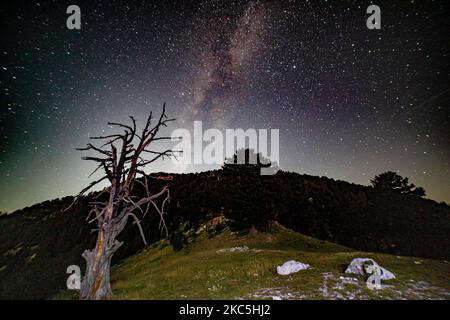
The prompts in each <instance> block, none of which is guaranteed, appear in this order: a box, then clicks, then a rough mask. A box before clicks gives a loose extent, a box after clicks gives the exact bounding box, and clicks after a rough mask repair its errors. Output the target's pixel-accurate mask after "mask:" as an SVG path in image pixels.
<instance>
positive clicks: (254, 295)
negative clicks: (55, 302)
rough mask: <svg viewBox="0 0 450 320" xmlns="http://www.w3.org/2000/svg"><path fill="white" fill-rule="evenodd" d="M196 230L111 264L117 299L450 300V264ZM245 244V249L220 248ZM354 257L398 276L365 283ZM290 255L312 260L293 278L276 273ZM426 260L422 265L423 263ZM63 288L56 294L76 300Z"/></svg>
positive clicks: (305, 240) (284, 232)
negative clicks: (354, 271)
mask: <svg viewBox="0 0 450 320" xmlns="http://www.w3.org/2000/svg"><path fill="white" fill-rule="evenodd" d="M207 229H208V226H205V228H204V229H203V231H201V232H197V234H196V236H195V237H194V238H195V239H193V238H192V237H191V244H190V245H189V247H188V250H182V251H179V252H175V251H174V250H173V248H172V247H171V246H170V245H168V244H167V243H164V242H159V243H157V244H155V245H153V246H151V247H149V248H147V249H145V250H143V251H142V252H140V253H139V254H136V255H134V256H132V257H130V258H128V259H126V260H125V261H123V262H122V263H121V264H119V265H116V266H115V267H113V269H112V286H113V291H114V293H115V298H117V299H272V298H273V296H277V297H279V298H282V299H427V298H433V299H450V264H449V263H448V262H446V261H437V260H428V259H420V258H413V257H396V256H392V255H386V254H377V253H367V252H356V251H353V250H351V249H349V248H346V247H342V246H339V245H335V244H332V243H329V242H326V241H320V240H317V239H314V238H311V237H307V236H304V235H301V234H298V233H295V232H293V231H291V230H288V229H286V228H284V227H282V226H280V225H278V224H274V226H273V227H272V231H271V232H270V233H261V232H260V233H258V234H257V235H255V236H252V237H249V236H246V235H239V234H237V233H233V232H231V231H230V230H229V229H227V228H225V230H223V231H222V232H220V233H218V234H215V235H211V234H209V233H208V231H206V230H207ZM243 245H246V246H248V247H249V248H250V250H249V251H245V252H218V250H220V249H223V248H231V247H236V246H243ZM355 257H369V258H373V259H375V261H377V262H378V263H379V264H380V265H381V266H384V267H385V268H387V269H388V270H390V271H392V272H394V273H395V274H396V276H397V279H394V280H390V281H388V282H385V286H384V288H383V289H382V290H376V291H372V290H369V289H367V288H366V286H365V283H364V281H363V280H362V279H358V278H357V277H356V276H354V275H349V274H345V273H344V272H343V270H344V269H345V267H346V265H347V264H348V263H350V261H351V260H352V259H353V258H355ZM287 260H297V261H300V262H303V263H308V264H310V265H311V267H312V268H311V269H308V270H302V271H300V272H298V273H295V274H291V275H288V276H280V275H278V274H277V273H276V266H278V265H281V264H282V263H284V262H285V261H287ZM418 263H420V264H418ZM71 297H74V295H73V293H69V292H63V293H61V294H59V295H58V296H57V297H56V298H71Z"/></svg>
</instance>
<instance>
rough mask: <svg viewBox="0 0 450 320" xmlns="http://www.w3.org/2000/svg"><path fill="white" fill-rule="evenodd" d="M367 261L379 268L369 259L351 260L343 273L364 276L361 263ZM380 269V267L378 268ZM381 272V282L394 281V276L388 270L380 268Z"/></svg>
mask: <svg viewBox="0 0 450 320" xmlns="http://www.w3.org/2000/svg"><path fill="white" fill-rule="evenodd" d="M367 260H370V261H372V262H373V263H374V264H375V265H377V266H379V265H378V264H377V263H376V262H375V261H374V260H372V259H369V258H355V259H353V260H352V262H351V263H350V264H349V265H348V267H347V269H346V270H345V273H354V274H359V275H362V276H364V275H365V274H364V269H363V263H364V262H365V261H367ZM379 267H380V266H379ZM380 269H381V271H382V275H381V279H383V280H390V279H395V275H394V274H393V273H392V272H390V271H389V270H387V269H385V268H383V267H380Z"/></svg>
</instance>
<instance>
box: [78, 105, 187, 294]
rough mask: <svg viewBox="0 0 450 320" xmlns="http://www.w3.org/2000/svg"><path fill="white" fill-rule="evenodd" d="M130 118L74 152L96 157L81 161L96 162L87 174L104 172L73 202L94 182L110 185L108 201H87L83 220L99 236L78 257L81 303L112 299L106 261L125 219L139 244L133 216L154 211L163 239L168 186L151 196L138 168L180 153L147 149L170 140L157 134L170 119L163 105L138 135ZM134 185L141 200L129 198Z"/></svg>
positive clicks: (123, 226) (134, 122)
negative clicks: (82, 271)
mask: <svg viewBox="0 0 450 320" xmlns="http://www.w3.org/2000/svg"><path fill="white" fill-rule="evenodd" d="M130 119H131V124H130V125H125V124H122V123H114V122H109V123H108V124H109V125H110V126H114V127H117V128H119V129H123V130H124V131H123V132H121V133H118V134H111V135H107V136H99V137H91V139H92V140H100V141H102V142H103V144H102V145H101V146H100V147H96V146H94V145H93V144H92V143H88V144H87V146H86V147H85V148H79V149H77V150H82V151H92V152H95V153H96V154H95V155H94V156H86V157H83V158H82V159H83V160H89V161H94V162H96V163H97V164H98V166H97V167H96V169H95V170H94V171H93V172H92V173H91V175H92V174H94V173H95V172H97V171H98V170H101V171H103V175H102V177H101V178H100V179H98V180H95V181H94V182H92V183H91V184H89V185H88V186H87V187H86V188H84V189H83V190H82V191H81V192H80V193H79V195H78V197H77V198H79V196H81V195H83V194H84V193H85V192H87V191H88V190H90V189H91V188H92V187H94V186H96V185H98V184H99V183H101V182H103V181H109V187H107V188H105V189H104V191H103V192H102V193H105V192H106V193H107V194H108V197H107V198H108V200H107V201H104V202H101V201H97V199H98V197H96V199H95V200H96V201H93V202H91V203H90V204H91V206H92V210H91V211H90V212H89V214H88V217H87V220H88V221H89V223H93V222H95V223H96V225H97V228H96V229H95V231H97V232H98V233H97V241H96V244H95V247H94V249H92V250H86V251H84V253H83V258H84V259H85V260H86V273H85V275H84V277H83V280H82V283H81V290H80V298H81V299H90V300H94V299H95V300H98V299H108V298H111V296H112V290H111V285H110V278H109V273H110V264H111V258H112V256H113V254H114V253H115V252H116V251H117V249H119V247H120V246H121V245H122V244H123V242H120V241H118V240H117V236H118V235H119V234H120V233H121V232H122V230H123V229H124V228H125V226H126V224H127V221H128V219H129V218H131V219H133V220H134V222H135V224H136V226H137V227H138V229H139V232H140V235H141V237H142V239H143V241H144V243H145V244H147V243H146V240H145V237H144V233H143V231H142V228H141V225H140V220H139V218H138V215H139V216H141V217H142V218H143V217H145V215H146V214H147V212H148V210H149V209H150V208H154V209H155V210H156V212H157V213H158V214H159V216H160V229H161V231H164V232H165V233H166V235H167V227H166V224H165V221H164V214H165V212H164V205H165V204H166V202H167V201H169V199H170V195H169V189H168V186H167V185H166V186H165V187H164V188H162V190H160V191H159V192H157V193H154V194H152V193H150V190H149V186H148V183H147V182H148V181H147V176H146V174H145V173H144V171H143V169H144V167H145V166H147V165H149V164H151V163H153V162H155V161H156V160H158V159H160V158H164V157H169V158H170V157H176V153H177V152H179V151H173V150H171V149H167V150H165V151H156V150H150V145H151V144H152V142H155V141H159V140H171V137H165V136H161V137H159V136H158V134H159V133H160V132H159V131H160V129H161V127H166V126H167V123H168V122H170V121H173V120H174V119H168V117H167V115H166V110H165V104H164V105H163V110H162V113H161V115H160V117H159V119H158V120H157V123H156V124H155V125H153V126H152V124H151V123H152V120H153V118H152V113H150V115H149V117H148V119H147V122H146V124H145V127H144V129H143V130H142V132H140V133H139V134H138V133H137V129H136V120H135V119H134V118H133V117H132V116H130ZM105 141H106V142H105ZM138 178H139V179H138ZM137 184H140V185H142V187H143V188H144V190H145V192H146V193H145V196H144V197H143V198H137V197H136V196H133V189H134V187H135V186H136V185H137ZM160 197H164V198H163V200H162V202H161V203H160V205H158V204H157V202H156V199H157V198H160ZM161 199H162V198H161Z"/></svg>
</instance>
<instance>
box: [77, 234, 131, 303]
mask: <svg viewBox="0 0 450 320" xmlns="http://www.w3.org/2000/svg"><path fill="white" fill-rule="evenodd" d="M112 242H113V245H112V246H111V247H108V245H107V243H108V241H105V232H104V231H103V230H101V231H99V234H98V237H97V243H96V245H95V248H94V250H86V251H84V253H83V258H84V259H85V260H86V272H85V276H84V277H83V281H82V282H81V288H80V299H82V300H106V299H110V298H111V297H112V289H111V284H110V281H109V273H110V267H111V258H112V256H113V254H114V252H116V251H117V249H119V247H120V246H121V245H122V242H118V241H117V240H113V241H112Z"/></svg>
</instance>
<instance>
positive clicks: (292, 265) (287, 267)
mask: <svg viewBox="0 0 450 320" xmlns="http://www.w3.org/2000/svg"><path fill="white" fill-rule="evenodd" d="M308 268H309V264H305V263H301V262H298V261H294V260H290V261H287V262H285V263H284V264H283V265H281V266H278V267H277V272H278V274H280V275H283V276H285V275H288V274H291V273H295V272H298V271H300V270H305V269H308Z"/></svg>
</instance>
